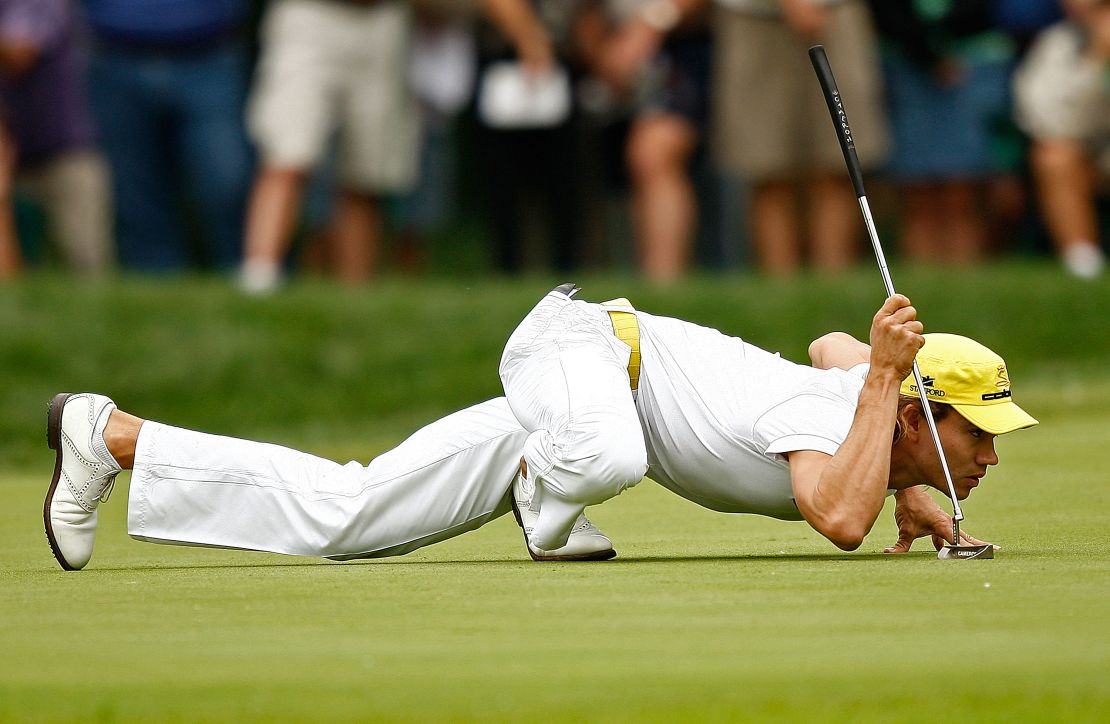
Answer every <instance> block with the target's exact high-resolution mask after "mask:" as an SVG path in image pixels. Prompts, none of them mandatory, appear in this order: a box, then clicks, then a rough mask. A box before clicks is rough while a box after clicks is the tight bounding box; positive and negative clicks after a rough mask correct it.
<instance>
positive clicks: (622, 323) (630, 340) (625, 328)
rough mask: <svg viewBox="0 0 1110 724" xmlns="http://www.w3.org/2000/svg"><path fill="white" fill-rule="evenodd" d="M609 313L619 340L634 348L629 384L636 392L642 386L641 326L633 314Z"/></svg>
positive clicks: (614, 311)
mask: <svg viewBox="0 0 1110 724" xmlns="http://www.w3.org/2000/svg"><path fill="white" fill-rule="evenodd" d="M621 301H624V300H621ZM608 311H609V319H610V320H611V321H612V323H613V332H614V333H615V334H616V335H617V339H619V340H620V341H622V342H624V343H625V344H627V345H628V346H629V347H631V348H632V354H630V355H629V356H628V384H629V385H630V386H631V387H632V389H633V391H635V390H636V388H637V387H639V386H640V325H639V323H637V321H636V315H635V314H634V313H633V312H621V311H616V310H613V309H610V310H608Z"/></svg>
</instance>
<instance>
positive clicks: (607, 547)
mask: <svg viewBox="0 0 1110 724" xmlns="http://www.w3.org/2000/svg"><path fill="white" fill-rule="evenodd" d="M535 492H536V486H535V483H534V482H533V481H531V480H529V479H528V478H526V477H524V475H523V474H522V473H517V476H516V478H515V479H514V480H513V488H512V491H511V500H512V504H513V515H515V516H516V522H517V524H518V525H519V526H520V527H521V529H522V530H523V531H524V542H525V543H526V544H527V545H528V555H530V556H532V560H534V561H605V560H609V559H610V558H612V557H613V556H615V555H617V552H616V551H615V550H613V541H611V540H609V537H608V536H607V535H605V534H604V533H602V532H601V531H600V530H598V528H597V526H595V525H594V524H593V523H591V522H590V521H589V519H587V518H586V516H585V514H582V515H579V516H578V520H576V521H575V522H574V527H573V528H571V531H570V537H568V538H567V543H566V545H564V546H563V547H562V548H556V549H555V550H553V551H545V550H542V549H540V548H537V547H536V546H534V545H532V531H533V530H534V529H535V527H536V520H537V518H539V507H538V506H536V505H535V504H534V501H535Z"/></svg>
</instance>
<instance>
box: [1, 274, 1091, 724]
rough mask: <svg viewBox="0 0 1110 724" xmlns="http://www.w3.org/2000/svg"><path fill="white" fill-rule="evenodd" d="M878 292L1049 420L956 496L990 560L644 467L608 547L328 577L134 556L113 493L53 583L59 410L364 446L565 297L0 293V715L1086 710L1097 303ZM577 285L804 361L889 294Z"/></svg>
mask: <svg viewBox="0 0 1110 724" xmlns="http://www.w3.org/2000/svg"><path fill="white" fill-rule="evenodd" d="M894 273H895V279H896V280H898V283H899V286H900V288H901V289H903V290H905V291H906V292H907V293H908V294H910V295H911V297H913V299H914V301H915V302H916V303H917V304H918V306H919V307H920V309H921V310H922V316H923V318H924V320H925V321H926V324H927V325H928V326H929V327H930V328H933V329H938V330H939V329H944V330H949V331H957V332H963V333H967V334H971V335H972V336H976V337H977V338H980V339H981V340H982V341H984V342H985V343H987V344H988V345H990V346H992V347H995V348H997V349H999V350H1000V351H1002V352H1003V353H1004V354H1005V355H1006V357H1007V359H1008V362H1009V363H1010V368H1011V377H1012V379H1013V381H1014V385H1015V396H1016V397H1017V399H1018V400H1019V401H1020V402H1021V403H1022V404H1023V406H1025V407H1026V408H1027V409H1029V410H1030V411H1031V412H1032V413H1033V414H1034V415H1035V416H1037V417H1039V418H1040V419H1041V420H1042V423H1043V424H1042V425H1041V426H1039V427H1038V428H1035V429H1033V430H1030V431H1023V432H1020V433H1016V434H1015V435H1013V436H1009V437H1006V438H1002V439H1001V440H1000V441H999V453H1000V456H1001V457H1002V460H1003V463H1002V465H1000V466H999V467H998V468H997V469H996V470H994V471H992V473H991V475H990V476H989V477H988V478H987V480H986V481H985V484H984V486H983V487H982V488H980V490H978V491H977V492H976V494H975V495H974V496H973V497H972V498H971V499H970V500H969V501H968V502H967V504H966V506H965V511H966V513H967V516H968V525H967V529H968V530H969V531H970V532H972V533H973V534H975V535H978V536H980V537H985V538H988V539H991V540H995V541H997V542H999V543H1001V544H1002V545H1003V546H1004V548H1003V550H1002V551H1001V552H1000V553H999V556H998V558H996V559H995V560H993V561H983V562H959V563H957V562H944V563H942V562H939V561H936V560H935V557H934V556H933V554H932V553H930V552H926V551H925V549H924V548H921V549H920V550H918V551H916V552H914V553H912V554H910V555H908V556H904V557H897V558H891V557H884V556H882V555H881V554H880V553H879V551H880V550H881V548H882V547H883V546H884V545H887V544H889V543H890V542H892V541H893V538H894V531H893V524H892V523H891V521H890V517H889V515H884V516H883V517H881V518H880V522H879V523H878V525H877V526H876V530H875V531H874V532H873V533H872V535H871V536H870V537H869V538H868V539H867V541H866V542H865V544H864V546H863V548H862V549H861V550H860V551H859V552H856V553H852V554H842V553H840V552H838V551H837V550H836V549H835V548H833V547H832V546H831V545H830V544H828V543H827V542H825V541H823V540H822V539H821V538H820V537H819V536H817V535H816V534H815V533H813V532H812V531H811V530H810V529H809V528H808V527H806V526H805V525H804V524H800V523H793V524H792V523H783V522H777V521H771V520H765V519H760V518H756V517H749V516H729V515H722V514H716V513H711V512H709V511H705V510H702V509H700V508H698V507H696V506H694V505H691V504H689V503H687V502H685V501H682V500H681V499H679V498H676V497H675V496H673V495H671V494H669V493H667V492H666V491H664V490H662V489H661V488H659V487H658V486H655V485H654V484H653V483H651V482H650V481H645V482H644V483H642V484H641V485H640V486H638V487H637V488H634V489H633V490H631V491H629V492H628V493H626V494H625V495H623V496H621V497H620V498H618V499H616V500H613V501H610V502H609V503H607V504H606V505H604V506H601V507H598V508H595V509H593V510H594V511H595V512H594V513H593V514H592V517H593V518H594V519H595V520H596V522H597V523H598V524H599V525H600V526H601V527H602V528H603V529H604V530H605V531H606V532H607V533H609V534H610V535H611V536H612V537H613V538H614V539H615V542H616V544H617V548H618V551H619V552H620V556H619V557H618V558H617V559H615V560H614V561H610V562H606V563H602V564H582V565H538V564H534V563H532V562H530V561H528V560H527V559H526V556H525V554H524V551H523V546H522V544H521V540H520V535H519V532H518V531H517V529H516V527H515V524H513V522H512V521H511V519H510V518H508V517H503V518H501V519H499V520H497V521H495V522H494V523H492V524H490V525H489V526H486V527H485V528H483V529H481V530H479V531H476V532H474V533H470V534H467V535H465V536H462V537H460V538H457V539H454V540H452V541H449V542H447V543H445V544H441V545H439V546H435V547H432V548H428V549H424V550H422V551H419V552H417V553H415V554H413V555H410V556H406V557H403V558H397V559H388V560H383V561H375V562H358V563H351V564H333V563H328V562H320V561H313V560H302V559H295V558H285V557H278V556H270V555H265V554H258V553H248V552H234V551H219V550H207V549H192V548H178V547H169V546H155V545H149V544H142V543H137V542H134V541H131V540H130V539H129V538H127V536H126V534H125V531H124V523H125V521H124V517H125V516H124V513H125V503H126V482H127V481H126V478H125V477H124V478H121V480H120V481H119V483H118V484H117V488H118V489H117V490H116V492H115V497H114V498H113V499H112V500H111V501H109V502H108V503H107V504H106V506H105V507H104V509H103V514H102V519H101V520H102V522H101V526H102V527H101V530H100V533H99V536H98V542H97V551H96V555H95V556H94V559H93V561H92V563H91V564H90V567H89V568H88V569H87V570H85V571H82V572H80V573H76V574H74V573H65V572H62V571H61V570H60V569H58V568H57V566H56V564H55V563H54V561H53V558H52V557H51V556H50V552H49V548H48V547H47V545H46V542H45V537H44V535H43V533H42V526H41V504H42V498H41V496H42V493H43V490H44V487H45V482H46V480H47V478H48V475H49V470H50V466H51V463H52V455H50V454H48V451H46V450H45V445H44V444H43V443H44V440H43V422H44V417H45V416H44V414H43V413H44V412H45V402H46V401H47V400H48V399H49V396H50V395H51V394H52V393H53V392H55V391H57V390H60V389H73V390H76V389H90V388H91V389H95V390H100V391H105V392H108V393H110V394H112V395H113V396H114V397H115V398H116V399H117V400H118V401H119V402H120V403H121V404H122V405H123V406H124V407H125V408H128V409H132V410H134V411H135V412H136V413H138V414H140V415H147V416H151V417H156V418H158V419H163V420H166V421H168V422H172V423H177V424H184V425H187V426H193V427H198V428H202V429H206V430H212V431H216V432H224V433H228V434H235V435H242V436H248V437H260V438H265V439H273V440H277V441H280V442H284V443H287V444H291V445H295V446H297V447H301V448H305V449H310V450H312V451H314V452H318V453H321V454H325V455H329V456H332V457H337V458H356V459H367V458H369V457H370V456H372V455H373V454H374V453H375V452H377V451H380V450H382V449H385V448H387V447H388V446H390V445H392V444H393V443H395V442H397V441H398V440H400V439H401V438H402V437H403V436H404V435H405V434H407V432H409V431H411V430H412V429H414V428H415V427H416V426H418V425H420V424H421V423H423V422H425V421H428V420H430V419H432V418H434V417H435V416H437V415H439V414H442V413H443V412H446V411H449V410H451V409H455V408H457V407H460V406H463V405H465V404H468V403H469V402H472V401H475V400H478V399H482V398H484V397H488V396H493V395H496V394H498V381H497V377H496V363H497V358H498V354H499V347H500V345H501V344H502V342H503V341H504V339H505V337H506V336H507V335H508V333H509V331H510V330H511V328H512V326H513V324H514V323H515V321H516V320H517V319H519V317H520V316H522V315H523V314H524V312H525V311H526V310H527V308H528V306H529V305H530V304H531V303H532V302H534V300H535V299H536V298H537V297H538V296H539V295H540V294H541V293H542V292H543V291H545V290H546V288H547V287H549V286H551V284H552V283H553V282H554V281H556V280H552V279H537V278H532V279H526V280H521V281H507V280H475V281H474V283H471V284H463V283H454V282H448V281H428V282H421V283H418V284H416V283H402V282H399V281H393V280H387V281H386V282H385V283H383V284H382V285H379V286H378V287H376V288H374V289H371V290H363V291H351V290H342V289H335V288H333V287H330V286H327V285H324V284H320V283H315V284H313V283H310V284H302V285H297V286H295V287H294V288H293V289H291V290H290V292H289V293H288V294H286V295H283V296H281V297H278V298H275V299H272V300H265V301H258V300H249V299H242V298H239V297H238V296H236V295H235V294H234V293H232V292H230V291H229V290H227V289H226V288H225V285H224V284H223V283H222V282H221V281H220V280H214V279H192V280H183V281H149V280H136V279H125V280H122V281H121V282H119V283H117V284H114V285H112V286H111V287H105V286H102V287H85V286H73V285H72V284H71V283H70V282H68V281H66V280H64V279H61V278H54V277H38V278H32V279H30V280H27V281H25V282H21V283H20V284H18V285H9V286H0V330H3V338H2V341H0V379H3V381H4V394H3V395H2V396H0V412H2V415H0V459H3V460H5V461H7V462H8V464H7V465H6V466H5V468H4V472H3V473H0V493H3V495H4V501H5V505H4V506H2V507H0V652H2V655H0V721H35V720H41V721H57V720H74V721H77V720H80V721H189V722H192V721H216V720H219V721H254V720H257V721H262V720H265V721H274V720H285V721H306V720H322V721H328V720H390V721H427V720H468V721H472V720H494V721H510V720H511V721H519V720H524V719H528V720H534V721H547V720H561V721H568V720H603V721H626V720H641V721H674V720H710V721H713V720H716V721H770V720H774V721H905V722H919V721H929V720H942V719H943V720H948V719H957V720H964V721H998V722H1012V721H1106V720H1107V714H1106V712H1107V711H1110V624H1108V623H1107V620H1106V618H1107V614H1108V613H1110V607H1108V603H1107V602H1108V601H1110V555H1108V553H1107V551H1106V544H1107V536H1106V524H1107V512H1106V511H1107V510H1110V506H1108V503H1110V500H1108V498H1110V495H1108V492H1107V485H1106V474H1105V472H1103V471H1105V470H1106V469H1107V466H1108V465H1110V450H1108V447H1107V445H1106V442H1105V441H1106V440H1107V438H1108V435H1110V404H1108V403H1110V371H1108V370H1107V368H1106V360H1107V359H1110V335H1108V334H1107V324H1106V319H1107V318H1108V314H1110V285H1108V284H1106V283H1099V284H1094V285H1080V284H1075V283H1073V282H1071V281H1070V280H1066V279H1062V278H1060V277H1059V276H1058V275H1056V273H1055V270H1054V269H1052V268H1051V267H1047V266H1039V265H1022V264H1017V265H1006V266H1002V267H1000V268H997V269H991V270H989V271H983V270H980V271H977V272H966V273H961V274H952V273H945V272H941V271H939V270H931V271H930V270H923V271H916V272H913V271H906V270H900V269H896V270H894ZM584 286H586V292H587V293H588V294H589V296H590V298H598V299H600V298H606V297H610V296H618V295H628V296H630V297H632V298H633V300H634V301H635V302H636V303H637V305H638V306H639V307H641V308H644V309H647V310H649V311H657V312H661V313H666V314H674V315H677V316H684V317H687V318H689V319H693V320H696V321H701V322H704V323H706V324H712V325H715V326H719V327H721V328H723V329H725V330H728V331H731V332H733V333H737V334H741V335H743V336H745V337H746V338H749V339H751V340H752V341H755V342H757V343H760V344H762V345H764V346H766V347H769V348H771V349H776V350H781V351H782V352H783V353H784V354H785V355H786V356H788V357H791V358H794V359H802V358H803V355H804V351H805V345H806V342H807V341H808V339H810V338H812V337H813V336H816V335H817V334H819V333H821V332H823V331H827V330H828V329H832V328H839V329H846V330H847V331H850V332H853V333H855V334H857V335H865V334H866V329H867V324H868V321H869V319H870V316H871V314H872V313H873V312H874V308H875V307H876V306H877V304H878V302H879V297H881V291H880V289H881V287H879V283H878V281H877V279H876V274H875V273H874V271H873V270H871V269H869V268H864V269H861V270H859V271H858V272H856V273H853V274H849V275H847V276H845V277H841V278H838V279H834V280H824V279H819V278H805V279H801V280H794V281H773V280H762V279H757V278H753V277H746V276H740V277H722V278H716V277H706V278H702V279H698V280H694V281H692V282H690V283H688V284H684V285H681V286H679V287H676V288H674V289H669V290H655V289H651V288H648V287H645V286H643V285H641V284H639V283H637V282H635V281H634V280H632V279H627V278H620V277H594V278H589V279H587V280H586V281H585V283H584ZM67 350H80V352H79V353H69V354H66V351H67ZM920 545H921V543H919V546H920ZM925 547H926V548H927V547H928V546H927V544H926V545H925Z"/></svg>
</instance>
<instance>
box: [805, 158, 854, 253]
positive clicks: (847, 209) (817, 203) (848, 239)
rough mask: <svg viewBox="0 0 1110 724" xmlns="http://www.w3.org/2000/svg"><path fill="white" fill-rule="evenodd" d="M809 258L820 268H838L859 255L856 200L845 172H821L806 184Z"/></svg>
mask: <svg viewBox="0 0 1110 724" xmlns="http://www.w3.org/2000/svg"><path fill="white" fill-rule="evenodd" d="M809 204H810V216H809V218H810V223H809V238H810V239H811V248H810V250H809V251H810V258H811V259H812V260H813V266H814V268H816V269H818V270H820V271H841V270H843V269H846V268H847V267H849V266H850V265H851V264H852V263H853V262H855V260H856V259H857V258H858V249H859V246H858V241H859V233H860V209H859V202H858V201H857V199H856V195H855V193H853V191H852V185H851V183H849V181H848V179H847V178H846V177H845V176H844V174H835V175H831V174H820V175H817V176H815V177H814V178H813V179H812V180H811V181H810V184H809Z"/></svg>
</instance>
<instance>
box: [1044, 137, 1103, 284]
mask: <svg viewBox="0 0 1110 724" xmlns="http://www.w3.org/2000/svg"><path fill="white" fill-rule="evenodd" d="M1030 161H1031V163H1032V168H1033V178H1034V180H1035V183H1036V189H1037V198H1038V201H1039V202H1040V207H1041V213H1042V214H1043V215H1044V220H1045V223H1046V225H1047V226H1048V231H1049V234H1050V235H1051V237H1052V243H1053V244H1054V245H1055V247H1056V251H1057V253H1058V254H1059V255H1060V257H1061V259H1062V260H1063V262H1064V265H1065V266H1066V267H1067V269H1068V271H1069V272H1071V273H1072V274H1073V275H1075V276H1077V277H1080V278H1094V277H1097V276H1099V275H1100V274H1102V271H1103V269H1104V268H1105V266H1106V260H1105V257H1104V255H1103V253H1102V250H1101V249H1100V248H1099V246H1098V239H1099V228H1098V213H1097V211H1096V206H1095V203H1094V199H1095V191H1096V173H1095V169H1094V166H1093V165H1092V163H1091V160H1090V158H1089V157H1088V155H1087V153H1086V152H1085V150H1084V149H1083V148H1082V147H1081V146H1080V145H1079V144H1078V143H1076V142H1074V141H1068V140H1058V141H1039V142H1037V143H1035V144H1034V145H1033V148H1032V152H1031V155H1030Z"/></svg>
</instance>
